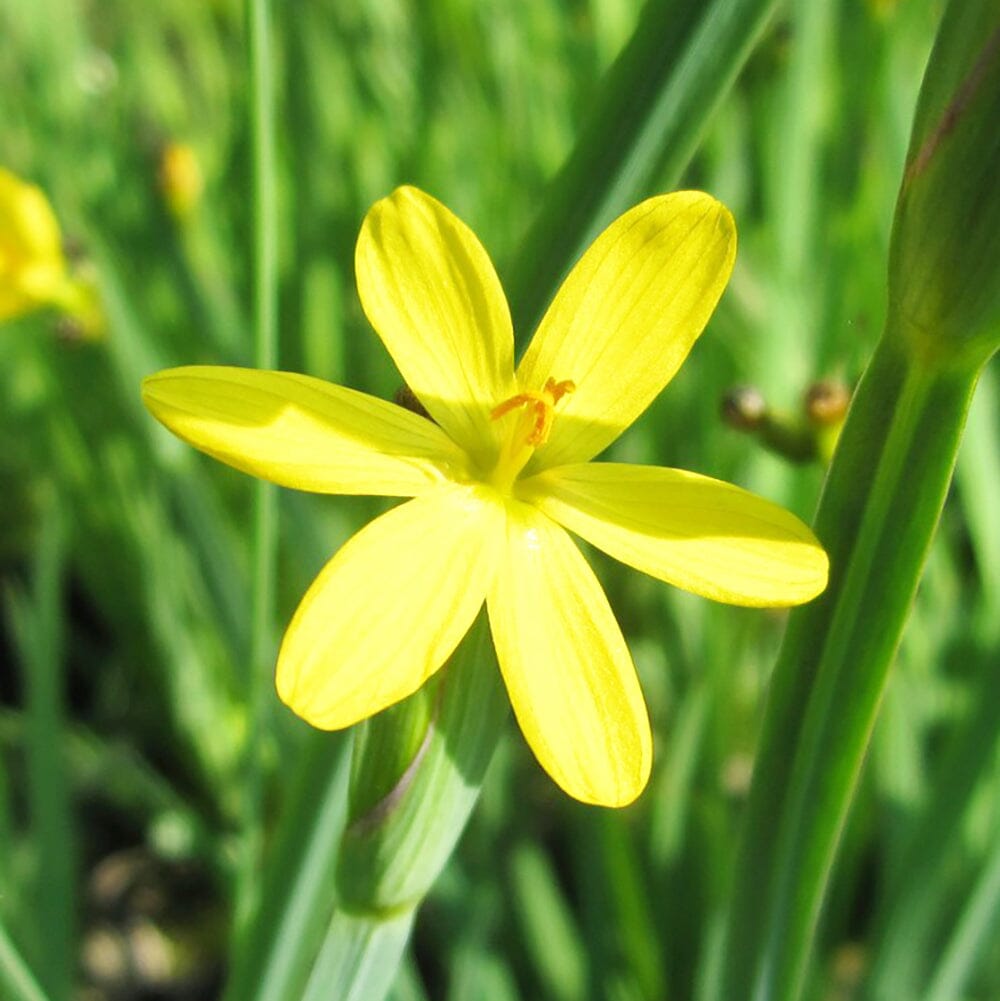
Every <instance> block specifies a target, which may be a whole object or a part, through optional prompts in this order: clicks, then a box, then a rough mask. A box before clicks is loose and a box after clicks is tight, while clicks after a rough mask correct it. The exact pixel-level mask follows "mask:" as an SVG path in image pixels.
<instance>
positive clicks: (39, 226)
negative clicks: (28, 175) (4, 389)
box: [0, 167, 67, 321]
mask: <svg viewBox="0 0 1000 1001" xmlns="http://www.w3.org/2000/svg"><path fill="white" fill-rule="evenodd" d="M66 283H67V278H66V261H65V259H64V258H63V251H62V234H61V233H60V232H59V223H58V222H56V217H55V215H54V213H53V212H52V208H51V207H50V206H49V202H48V199H46V197H45V195H44V194H42V192H41V190H40V189H39V188H37V187H35V185H33V184H28V183H26V182H25V181H22V180H21V179H20V178H19V177H16V176H15V175H14V174H12V173H11V172H10V171H8V170H4V169H3V168H2V167H0V321H2V320H10V319H13V318H15V317H18V316H21V315H23V314H24V313H29V312H31V311H32V310H34V309H38V308H39V307H41V306H46V305H49V304H51V303H52V302H53V301H54V300H57V299H58V298H59V297H60V296H61V295H62V294H63V292H64V290H65V287H66Z"/></svg>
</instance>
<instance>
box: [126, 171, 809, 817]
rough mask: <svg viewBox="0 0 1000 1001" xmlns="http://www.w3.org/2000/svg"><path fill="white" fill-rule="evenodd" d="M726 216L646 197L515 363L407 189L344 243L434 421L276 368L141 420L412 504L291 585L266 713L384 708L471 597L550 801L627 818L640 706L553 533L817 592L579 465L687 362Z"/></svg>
mask: <svg viewBox="0 0 1000 1001" xmlns="http://www.w3.org/2000/svg"><path fill="white" fill-rule="evenodd" d="M735 250H736V236H735V230H734V226H733V221H732V217H731V216H730V214H729V212H728V211H727V210H726V209H725V208H724V207H723V206H722V205H720V204H719V203H718V202H717V201H715V200H714V199H712V198H710V197H709V196H708V195H705V194H702V193H700V192H680V193H676V194H670V195H664V196H661V197H657V198H651V199H649V200H648V201H646V202H643V203H642V204H641V205H638V206H636V207H635V208H633V209H631V210H630V211H629V212H626V213H625V215H623V216H622V217H621V218H619V219H618V220H617V221H616V222H614V223H613V224H612V225H611V226H610V227H609V228H608V229H607V230H605V232H604V233H603V234H602V235H601V236H600V237H598V239H597V240H596V241H595V243H594V244H593V246H591V247H590V249H589V250H588V251H587V252H586V254H585V255H584V256H583V258H582V259H581V260H580V262H579V263H578V264H577V265H576V267H575V268H574V269H573V271H572V272H571V274H570V275H569V277H568V278H567V279H566V282H565V283H564V285H563V286H562V288H561V289H560V291H559V293H558V294H557V296H556V298H555V300H554V301H553V303H552V305H551V306H550V308H549V310H548V312H547V313H546V315H545V317H544V319H543V320H542V322H541V325H540V326H539V328H538V331H537V333H536V334H535V336H534V339H533V340H532V342H531V344H530V346H529V347H528V349H527V351H526V353H525V355H524V357H523V358H522V359H521V362H520V364H519V365H518V366H517V368H516V369H515V367H514V341H513V333H512V330H511V320H510V314H509V311H508V307H507V303H506V300H505V298H504V295H503V291H502V290H501V287H500V282H499V280H498V278H497V276H496V272H495V271H494V269H493V266H492V264H491V263H490V260H489V257H488V256H487V254H486V251H485V250H484V249H483V247H482V245H481V244H480V243H479V241H478V240H477V239H476V237H475V236H474V234H473V233H472V232H471V230H469V229H468V228H467V227H466V226H465V225H464V224H463V223H462V222H461V221H460V220H458V219H457V218H456V217H455V216H454V215H452V214H451V212H449V211H448V210H447V209H446V208H445V207H444V206H443V205H441V204H440V203H439V202H437V201H435V200H434V199H433V198H431V197H429V196H428V195H426V194H423V193H422V192H420V191H418V190H416V189H414V188H400V189H398V190H397V191H396V192H394V193H393V194H392V195H391V196H390V197H388V198H385V199H383V200H382V201H380V202H378V203H377V204H376V205H375V206H374V207H373V208H372V209H371V211H370V212H369V213H368V216H367V218H366V219H365V221H364V225H363V226H362V229H361V235H360V237H359V239H358V245H357V251H356V256H355V263H356V271H357V281H358V291H359V294H360V297H361V302H362V305H363V307H364V310H365V313H366V314H367V316H368V319H369V320H370V321H371V323H372V326H373V327H374V328H375V330H376V331H377V332H378V333H379V335H380V336H381V338H382V341H383V343H384V344H385V346H386V348H387V349H388V350H389V353H390V354H391V355H392V357H393V359H394V360H395V362H396V365H397V366H398V368H399V370H400V372H401V373H402V375H403V377H404V379H405V380H406V383H407V384H408V385H409V386H410V387H411V388H412V390H413V391H414V393H415V394H416V396H417V398H418V399H419V400H420V402H421V403H422V404H423V405H424V407H425V408H426V410H427V412H428V413H429V414H430V415H431V417H432V418H433V421H431V420H427V419H426V418H424V417H421V416H419V415H417V414H415V413H412V412H410V411H409V410H405V409H403V408H401V407H399V406H396V405H395V404H392V403H388V402H386V401H383V400H380V399H376V398H374V397H371V396H367V395H365V394H364V393H359V392H356V391H355V390H351V389H345V388H343V387H340V386H335V385H331V384H329V383H326V382H323V381H321V380H319V379H314V378H310V377H309V376H305V375H296V374H292V373H287V372H259V371H253V370H246V369H238V368H214V367H188V368H179V369H172V370H168V371H166V372H162V373H159V374H157V375H154V376H151V377H150V378H148V379H147V380H146V381H145V383H144V385H143V397H144V400H145V402H146V406H147V407H148V408H149V409H150V410H151V411H152V413H153V414H154V415H155V416H156V417H157V418H158V419H159V420H160V421H162V422H163V423H164V424H165V425H166V426H167V427H168V428H170V430H171V431H173V432H174V433H175V434H177V435H179V436H180V437H181V438H183V439H185V440H186V441H188V442H190V443H191V444H193V445H194V446H196V447H197V448H200V449H201V450H203V451H205V452H207V453H208V454H209V455H212V456H214V457H215V458H217V459H220V460H221V461H223V462H226V463H229V464H230V465H232V466H235V467H236V468H238V469H242V470H244V471H245V472H249V473H252V474H254V475H256V476H261V477H264V478H265V479H268V480H271V481H272V482H275V483H279V484H281V485H284V486H290V487H296V488H298V489H302V490H312V491H317V492H321V493H331V494H362V493H363V494H377V495H382V496H400V497H412V498H414V499H413V500H410V501H408V502H407V503H405V504H402V505H400V506H398V507H396V508H394V509H392V510H390V511H389V512H388V513H386V514H383V515H382V516H381V517H379V518H376V519H375V520H374V521H373V522H372V523H371V524H369V525H368V526H367V527H365V528H363V529H362V530H361V531H360V532H358V534H357V535H355V536H354V537H353V538H352V539H350V540H349V541H348V542H347V543H346V544H345V545H344V546H343V548H342V549H341V550H340V551H339V552H338V553H337V554H336V555H335V556H334V557H333V559H332V560H330V562H329V563H328V564H327V565H326V567H325V568H324V569H323V571H322V572H321V573H320V575H319V577H318V578H317V579H316V581H315V582H314V583H313V584H312V586H311V587H310V588H309V590H308V592H307V593H306V596H305V597H304V598H303V600H302V602H301V604H300V605H299V608H298V610H297V611H296V613H295V615H294V617H293V619H292V622H291V625H290V626H289V627H288V631H287V632H286V634H285V638H284V641H283V643H282V647H281V652H280V654H279V657H278V667H277V688H278V693H279V695H280V696H281V698H282V699H283V700H284V701H285V702H286V703H287V704H288V705H289V706H290V707H291V708H292V709H293V710H294V711H295V712H297V713H298V714H299V715H300V716H302V717H303V718H304V719H306V720H308V721H309V722H310V723H312V724H313V725H315V726H318V727H321V728H325V729H339V728H341V727H346V726H350V725H351V724H353V723H356V722H358V721H359V720H362V719H365V718H366V717H368V716H371V715H373V714H374V713H377V712H379V711H380V710H381V709H384V708H386V707H387V706H390V705H392V704H393V703H395V702H398V701H399V700H401V699H403V698H405V697H406V696H408V695H410V694H411V693H412V692H414V691H415V690H416V689H417V688H419V687H420V685H422V684H423V683H424V682H425V681H426V680H427V678H428V677H430V675H432V674H433V673H434V672H435V671H436V670H437V669H438V668H439V667H440V666H441V665H442V664H443V663H444V661H445V660H446V659H447V657H448V656H449V654H450V653H451V652H452V651H453V650H454V649H455V647H456V645H457V644H458V642H459V640H460V639H461V638H462V636H463V635H464V633H465V632H466V630H467V629H468V628H469V626H470V625H471V623H472V621H473V619H474V618H475V616H476V614H477V613H478V612H479V610H480V608H481V607H482V604H483V601H484V600H485V602H486V606H487V609H488V613H489V621H490V627H491V631H492V633H493V639H494V643H495V645H496V649H497V655H498V660H499V663H500V668H501V671H502V673H503V677H504V681H505V683H506V686H507V690H508V692H509V694H510V699H511V702H512V704H513V707H514V712H515V714H516V716H517V719H518V722H519V724H520V726H521V730H522V731H523V733H524V735H525V738H526V739H527V741H528V743H529V745H530V746H531V748H532V750H533V751H534V753H535V755H536V756H537V758H538V760H539V762H540V763H541V764H542V766H543V767H544V768H545V770H546V771H547V772H548V773H549V774H550V775H551V776H552V777H553V778H554V779H555V781H556V782H558V783H559V785H560V786H562V788H563V789H565V790H566V792H568V793H569V794H570V795H571V796H574V797H576V798H577V799H580V800H583V801H584V802H588V803H598V804H603V805H606V806H623V805H625V804H627V803H629V802H631V801H632V800H633V799H635V797H636V796H637V795H638V794H639V793H640V792H641V791H642V789H643V787H644V786H645V784H646V781H647V779H648V776H649V770H650V764H651V758H652V741H651V736H650V727H649V720H648V716H647V713H646V706H645V703H644V701H643V697H642V693H641V691H640V688H639V683H638V680H637V678H636V673H635V668H634V666H633V664H632V659H631V656H630V655H629V651H628V648H627V646H626V644H625V640H624V638H623V637H622V633H621V630H620V629H619V627H618V624H617V622H616V621H615V617H614V614H613V613H612V611H611V608H610V606H609V605H608V602H607V599H606V597H605V595H604V591H603V590H602V588H601V585H600V584H599V583H598V581H597V578H596V577H595V576H594V574H593V572H592V570H591V569H590V567H589V565H588V564H587V562H586V560H585V559H584V557H583V556H582V554H581V553H580V551H579V549H578V548H577V546H576V545H575V544H574V542H573V541H572V539H571V538H570V535H569V532H567V531H566V529H569V530H570V531H572V532H574V533H575V534H577V535H579V536H581V537H582V538H584V539H586V540H587V541H588V542H590V543H592V544H593V545H595V546H597V547H598V548H599V549H603V550H604V551H605V552H607V553H609V554H611V555H612V556H614V557H615V558H617V559H619V560H622V561H623V562H625V563H628V564H629V565H630V566H633V567H635V568H637V569H639V570H642V571H644V572H646V573H648V574H652V575H653V576H655V577H657V578H659V579H660V580H664V581H667V582H668V583H671V584H675V585H677V586H679V587H683V588H687V589H688V590H692V591H695V592H697V593H699V594H702V595H705V596H707V597H710V598H714V599H716V600H719V601H727V602H733V603H736V604H743V605H758V606H767V605H790V604H796V603H799V602H803V601H808V600H809V599H810V598H812V597H814V596H815V595H816V594H818V593H819V592H820V591H822V590H823V588H824V587H825V585H826V575H827V559H826V554H825V553H824V552H823V550H822V549H821V548H820V546H819V544H818V543H817V541H816V539H815V537H814V536H813V535H812V533H811V532H810V531H809V529H808V528H807V527H806V526H805V525H803V524H802V523H801V522H800V521H798V519H796V518H795V517H793V516H792V515H791V514H789V513H788V512H786V511H784V510H782V509H781V508H779V507H777V506H775V505H774V504H771V503H769V502H768V501H765V500H762V499H760V498H758V497H755V496H753V495H752V494H749V493H747V492H745V491H743V490H740V489H739V488H737V487H734V486H730V485H729V484H726V483H721V482H719V481H717V480H712V479H709V478H708V477H705V476H700V475H698V474H696V473H688V472H682V471H680V470H673V469H660V468H657V467H651V466H629V465H622V464H619V463H612V462H607V463H593V462H590V460H591V459H593V458H594V456H595V455H597V454H598V453H599V452H601V451H603V450H604V449H605V448H606V447H607V446H608V445H610V444H611V442H613V441H614V440H615V439H616V438H617V437H618V436H619V435H620V434H621V433H622V431H624V430H625V428H627V427H628V426H629V425H630V424H631V423H632V422H633V421H634V420H635V419H636V418H637V417H638V416H639V415H640V414H641V413H642V412H643V411H644V410H645V409H646V407H647V406H648V405H649V404H650V402H652V400H653V398H654V397H655V396H656V395H657V394H658V393H659V392H660V390H661V389H662V388H663V386H664V385H665V384H666V383H667V382H668V381H669V380H670V378H671V377H672V376H673V374H674V373H675V372H676V371H677V369H678V368H679V366H680V364H681V362H682V361H683V360H684V358H685V356H686V355H687V353H688V351H689V350H690V348H691V345H692V344H693V343H694V341H695V339H696V338H697V337H698V335H699V334H700V333H701V331H702V329H703V327H704V326H705V324H706V322H707V321H708V318H709V316H710V315H711V313H712V310H713V309H714V308H715V304H716V302H717V301H718V299H719V296H720V295H721V294H722V290H723V288H724V287H725V284H726V281H727V280H728V277H729V272H730V270H731V268H732V263H733V258H734V255H735Z"/></svg>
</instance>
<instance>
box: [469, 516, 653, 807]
mask: <svg viewBox="0 0 1000 1001" xmlns="http://www.w3.org/2000/svg"><path fill="white" fill-rule="evenodd" d="M487 604H488V608H489V616H490V628H491V630H492V633H493V640H494V643H495V645H496V649H497V657H498V659H499V661H500V669H501V671H502V672H503V677H504V681H505V682H506V685H507V691H508V692H509V693H510V700H511V703H512V704H513V706H514V712H515V714H516V716H517V721H518V723H519V724H520V726H521V730H522V732H523V733H524V736H525V739H526V740H527V741H528V744H529V745H530V746H531V749H532V750H533V751H534V752H535V756H536V757H537V758H538V760H539V762H540V763H541V765H542V767H543V768H544V769H545V770H546V771H547V772H548V773H549V775H551V776H552V778H553V779H555V781H556V782H558V783H559V785H560V786H562V788H563V789H565V791H566V792H568V793H569V794H570V795H571V796H574V797H576V798H577V799H579V800H582V801H583V802H585V803H597V804H599V805H601V806H625V805H627V804H628V803H631V802H632V800H634V799H635V798H636V796H638V795H639V793H640V792H642V790H643V788H644V787H645V785H646V781H647V780H648V778H649V769H650V764H651V762H652V741H651V737H650V730H649V718H648V716H647V714H646V705H645V702H644V701H643V698H642V692H641V690H640V688H639V681H638V679H637V678H636V674H635V668H634V667H633V665H632V658H631V657H630V655H629V652H628V648H627V647H626V646H625V640H624V639H623V638H622V634H621V630H620V629H619V628H618V623H617V622H616V621H615V617H614V613H613V612H612V611H611V608H610V607H609V606H608V601H607V598H605V596H604V591H603V590H602V589H601V585H600V584H599V583H598V581H597V578H596V577H595V576H594V574H593V571H592V570H591V569H590V567H589V566H588V565H587V561H586V560H585V559H584V558H583V556H582V555H581V554H580V551H579V550H578V549H577V548H576V546H575V545H574V544H573V542H572V540H571V539H570V538H569V536H568V535H567V534H566V533H565V532H564V531H563V530H562V529H561V528H559V526H558V525H555V524H553V523H552V522H551V521H549V519H548V518H546V517H545V516H544V515H542V514H540V513H539V512H538V511H536V510H534V509H533V508H531V507H529V506H527V505H525V504H518V503H517V502H516V501H515V502H511V503H510V504H509V505H508V523H507V546H506V553H505V555H502V556H501V561H500V567H499V569H498V571H497V575H496V579H495V581H494V585H493V588H492V589H491V591H490V593H489V597H488V599H487Z"/></svg>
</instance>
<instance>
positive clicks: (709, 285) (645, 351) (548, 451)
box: [517, 191, 736, 471]
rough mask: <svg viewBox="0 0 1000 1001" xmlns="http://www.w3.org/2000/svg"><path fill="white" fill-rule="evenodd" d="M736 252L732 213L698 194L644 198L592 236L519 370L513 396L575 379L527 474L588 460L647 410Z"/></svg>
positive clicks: (711, 305)
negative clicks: (519, 391) (550, 382)
mask: <svg viewBox="0 0 1000 1001" xmlns="http://www.w3.org/2000/svg"><path fill="white" fill-rule="evenodd" d="M735 255H736V229H735V227H734V224H733V219H732V216H731V215H730V214H729V211H728V209H726V207H725V206H724V205H722V204H720V203H719V202H717V201H716V200H715V199H714V198H711V197H710V196H709V195H706V194H702V193H701V192H699V191H680V192H676V193H675V194H670V195H661V196H659V197H657V198H650V199H649V200H648V201H645V202H642V203H641V204H640V205H637V206H636V207H635V208H633V209H630V210H629V211H628V212H626V213H625V214H624V215H623V216H621V218H619V219H618V220H617V221H615V222H613V223H612V224H611V225H610V226H609V227H608V228H607V229H606V230H605V231H604V232H603V233H602V234H601V235H600V236H599V237H598V238H597V239H596V240H595V241H594V243H593V244H592V245H591V247H590V248H589V249H588V250H587V252H586V253H585V254H584V255H583V257H582V258H581V259H580V261H579V263H578V264H577V265H576V267H575V268H573V270H572V271H571V272H570V274H569V277H568V278H567V279H566V281H565V283H564V284H563V286H562V288H561V289H560V290H559V292H558V293H557V295H556V297H555V299H554V300H553V302H552V305H551V306H550V307H549V310H548V312H547V313H546V314H545V316H544V318H543V319H542V322H541V324H540V326H539V328H538V331H537V333H536V334H535V337H534V339H533V340H532V342H531V344H530V345H529V347H528V350H527V352H526V353H525V355H524V358H523V359H522V361H521V364H520V365H519V366H518V370H517V379H518V383H519V385H520V387H521V389H522V390H528V389H541V388H542V387H543V386H544V385H545V382H546V380H547V379H549V378H552V379H555V380H556V381H560V380H564V379H569V380H571V381H572V382H574V383H575V384H576V391H575V392H574V393H572V395H570V396H567V397H566V398H565V399H564V400H563V401H561V402H560V404H559V408H558V410H557V411H556V419H555V423H554V425H553V427H552V433H551V436H550V437H549V441H548V444H547V445H545V446H543V447H542V448H540V449H539V450H538V452H537V453H536V455H535V457H534V458H533V460H532V464H531V466H529V467H528V468H529V471H531V470H540V469H543V468H549V467H551V466H558V465H562V464H564V463H571V462H585V461H587V460H588V459H591V458H593V457H594V456H595V455H597V453H598V452H600V451H602V450H603V449H604V448H606V447H607V446H608V445H610V444H611V442H612V441H614V440H615V438H617V437H618V435H619V434H621V432H622V431H623V430H624V429H625V428H626V427H628V426H629V424H631V423H632V422H633V421H634V420H635V419H636V418H637V417H638V416H639V414H641V413H642V412H643V411H644V410H645V409H646V407H648V406H649V404H650V403H651V402H652V401H653V398H654V397H655V396H656V395H657V394H658V393H659V392H660V390H661V389H662V388H663V387H664V386H665V385H666V384H667V382H669V381H670V379H671V378H672V377H673V375H674V373H675V372H676V371H677V369H678V368H680V365H681V363H682V362H683V361H684V359H685V358H686V357H687V354H688V351H690V349H691V345H692V344H694V342H695V340H696V339H697V337H698V335H699V334H700V333H701V332H702V329H703V328H704V326H705V324H706V323H707V322H708V318H709V317H710V316H711V315H712V311H713V310H714V309H715V305H716V303H717V302H718V301H719V297H720V296H721V295H722V290H723V289H724V288H725V286H726V282H727V281H728V280H729V273H730V271H731V270H732V266H733V259H734V257H735Z"/></svg>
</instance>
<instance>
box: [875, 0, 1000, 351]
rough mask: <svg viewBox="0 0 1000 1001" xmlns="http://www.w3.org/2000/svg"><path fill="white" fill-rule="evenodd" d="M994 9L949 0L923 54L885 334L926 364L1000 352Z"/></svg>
mask: <svg viewBox="0 0 1000 1001" xmlns="http://www.w3.org/2000/svg"><path fill="white" fill-rule="evenodd" d="M998 123H1000V6H998V5H997V3H996V0H951V3H949V5H948V7H947V10H946V11H945V14H944V18H943V20H942V23H941V28H940V31H939V33H938V39H937V42H936V44H935V46H934V51H933V52H932V53H931V58H930V63H929V64H928V67H927V72H926V74H925V76H924V82H923V86H922V88H921V92H920V100H919V103H918V106H917V112H916V117H915V120H914V127H913V135H912V137H911V139H910V149H909V153H908V155H907V161H906V169H905V171H904V174H903V182H902V186H901V188H900V192H899V200H898V202H897V205H896V218H895V222H894V225H893V237H892V248H891V251H890V261H889V321H888V323H889V328H890V330H893V331H894V333H895V335H896V336H900V335H901V336H902V337H903V339H904V340H905V341H906V342H907V345H908V349H909V350H910V352H911V353H912V354H913V355H914V356H916V357H919V358H921V359H923V360H924V361H925V362H927V363H929V364H942V363H946V364H952V363H954V364H957V365H960V366H970V365H971V366H974V367H976V366H979V365H982V364H983V363H984V362H985V361H986V359H987V358H989V356H990V355H991V354H992V353H993V352H994V351H995V350H996V349H997V346H998V344H1000V197H998V193H997V178H998V177H1000V127H998Z"/></svg>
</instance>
